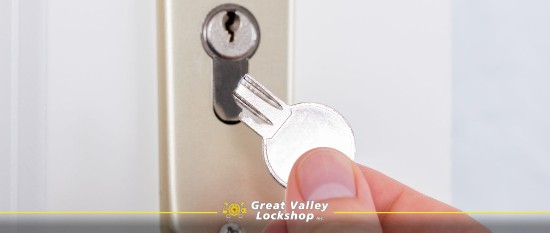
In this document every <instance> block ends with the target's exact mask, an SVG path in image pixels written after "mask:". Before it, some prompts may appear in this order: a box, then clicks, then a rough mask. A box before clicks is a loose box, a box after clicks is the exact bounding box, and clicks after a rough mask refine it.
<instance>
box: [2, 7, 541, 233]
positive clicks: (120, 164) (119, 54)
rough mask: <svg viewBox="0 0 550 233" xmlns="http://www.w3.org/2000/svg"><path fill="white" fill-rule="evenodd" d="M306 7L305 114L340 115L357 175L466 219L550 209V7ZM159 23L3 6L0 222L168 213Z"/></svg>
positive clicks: (301, 43) (89, 11)
mask: <svg viewBox="0 0 550 233" xmlns="http://www.w3.org/2000/svg"><path fill="white" fill-rule="evenodd" d="M294 5H295V8H294V20H295V24H294V39H295V40H294V42H295V43H294V77H293V84H294V90H293V93H294V96H293V102H295V103H296V102H305V101H310V102H319V103H324V104H327V105H329V106H331V107H333V108H335V109H337V110H339V111H340V112H341V113H342V114H343V115H344V117H345V118H346V119H347V120H348V121H349V122H350V124H351V126H352V128H353V129H354V132H355V134H356V141H357V161H358V162H360V163H362V164H365V165H367V166H370V167H373V168H375V169H377V170H380V171H382V172H384V173H386V174H387V175H389V176H392V177H394V178H396V179H398V180H400V181H402V182H403V183H405V184H407V185H409V186H411V187H413V188H415V189H418V190H419V191H421V192H424V193H426V194H428V195H430V196H433V197H435V198H437V199H440V200H443V201H445V202H448V203H451V204H453V205H455V206H457V207H458V208H461V209H462V210H466V211H535V210H539V211H544V210H545V211H548V210H550V201H548V197H549V196H550V169H549V166H550V120H549V119H550V43H549V41H550V27H549V26H548V22H550V14H548V12H550V2H548V1H542V0H540V1H536V0H522V1H520V0H500V1H497V0H476V1H474V0H461V1H459V0H454V1H452V0H422V1H406V0H393V1H358V0H357V1H352V0H343V1H338V2H337V3H336V2H335V1H326V0H323V1H318V0H317V1H315V0H295V2H294ZM155 17H156V15H155V1H154V0H145V1H132V0H119V1H107V0H98V1H71V0H0V190H1V191H0V210H7V211H9V210H90V211H93V210H98V211H99V210H103V211H104V210H140V211H143V210H157V209H158V194H157V193H158V188H157V187H158V161H157V159H158V153H157V149H158V145H157V136H158V133H157V86H156V22H155V21H156V18H155ZM274 17H276V15H274ZM260 26H261V22H260ZM252 60H253V59H252ZM475 217H476V218H478V219H480V220H482V221H484V223H486V224H491V223H492V222H494V221H493V220H494V219H497V218H495V217H487V216H475ZM0 218H5V216H0ZM508 218H510V219H523V218H526V221H528V220H530V219H540V218H543V216H527V217H525V216H524V217H518V216H502V217H499V218H498V219H508ZM527 218H528V219H527ZM548 222H550V221H548ZM492 227H493V229H495V230H504V229H500V228H499V226H498V225H495V226H492ZM546 229H548V228H546ZM508 230H510V229H508ZM511 232H513V231H511Z"/></svg>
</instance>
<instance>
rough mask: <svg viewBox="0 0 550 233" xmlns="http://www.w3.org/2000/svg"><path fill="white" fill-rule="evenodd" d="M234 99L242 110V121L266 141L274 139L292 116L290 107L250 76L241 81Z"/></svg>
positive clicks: (245, 76)
mask: <svg viewBox="0 0 550 233" xmlns="http://www.w3.org/2000/svg"><path fill="white" fill-rule="evenodd" d="M233 98H234V99H235V102H236V103H237V105H238V106H239V107H241V109H242V112H241V113H240V114H239V117H240V118H241V121H242V122H244V123H245V124H246V125H248V127H250V128H252V129H253V130H254V131H255V132H256V133H258V134H259V135H260V136H262V137H263V138H264V139H265V138H271V137H273V135H275V133H276V132H277V130H279V128H280V127H281V125H283V123H284V122H285V121H286V120H287V119H288V117H290V115H291V110H290V107H289V106H288V105H286V104H285V103H284V102H283V101H281V100H280V99H279V98H277V97H275V96H274V95H273V94H271V92H270V91H269V90H267V89H266V88H265V87H264V86H263V85H262V84H260V83H258V81H256V80H255V79H254V78H252V76H250V75H248V74H245V75H244V76H243V77H242V78H241V80H240V81H239V84H238V85H237V88H236V89H235V92H233Z"/></svg>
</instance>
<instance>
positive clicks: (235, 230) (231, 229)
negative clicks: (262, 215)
mask: <svg viewBox="0 0 550 233" xmlns="http://www.w3.org/2000/svg"><path fill="white" fill-rule="evenodd" d="M220 233H244V230H243V229H242V228H241V225H239V224H237V223H236V222H228V223H226V224H224V225H223V226H222V227H221V228H220Z"/></svg>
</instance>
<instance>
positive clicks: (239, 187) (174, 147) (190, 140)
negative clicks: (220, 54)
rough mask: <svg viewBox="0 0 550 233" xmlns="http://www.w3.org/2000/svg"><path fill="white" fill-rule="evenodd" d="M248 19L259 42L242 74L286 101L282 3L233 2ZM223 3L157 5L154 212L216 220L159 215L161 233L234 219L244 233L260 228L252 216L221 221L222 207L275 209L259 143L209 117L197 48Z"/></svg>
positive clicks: (278, 191)
mask: <svg viewBox="0 0 550 233" xmlns="http://www.w3.org/2000/svg"><path fill="white" fill-rule="evenodd" d="M234 2H235V3H237V4H239V5H242V6H244V7H246V8H247V9H249V10H250V11H251V12H253V13H254V16H255V17H256V20H257V21H258V23H259V24H260V26H261V28H262V42H261V45H260V46H259V47H258V49H257V51H256V52H255V53H254V59H252V60H250V61H249V72H251V73H253V74H256V75H258V76H259V77H261V80H260V81H261V82H262V83H264V84H266V85H268V86H269V87H270V88H271V90H272V91H273V92H274V93H275V94H276V95H278V96H280V97H283V98H282V99H284V100H288V99H289V98H290V84H291V81H290V80H291V74H292V67H291V64H292V61H291V57H292V53H291V49H292V45H291V40H290V38H291V34H290V32H291V31H292V29H291V28H290V25H292V23H291V16H292V12H290V10H291V6H292V4H291V3H290V2H289V1H257V0H246V1H245V0H236V1H234ZM222 3H224V2H222V1H213V0H201V1H194V0H160V1H158V10H159V12H158V17H159V18H158V23H159V24H158V29H159V37H158V51H159V68H158V70H159V75H158V79H159V84H158V85H159V120H160V122H159V127H160V132H159V137H160V141H159V148H160V161H159V163H160V172H161V174H160V184H161V187H160V188H161V190H160V195H161V211H215V212H218V213H217V214H202V215H194V214H179V215H177V214H163V215H162V216H161V218H162V219H161V220H162V224H163V231H164V232H219V230H220V228H221V227H222V226H223V225H224V224H225V223H227V221H228V220H235V221H236V222H238V223H239V224H240V225H241V226H242V227H243V229H246V231H247V232H261V231H262V229H263V227H264V225H265V224H267V221H258V220H255V216H253V214H252V213H247V214H243V217H242V218H236V219H233V218H235V217H233V216H232V217H231V218H229V219H228V218H227V217H226V216H225V215H224V214H222V210H223V208H224V203H225V202H228V203H242V202H244V203H245V205H249V204H250V203H251V202H252V201H255V200H258V201H263V202H280V201H282V200H283V199H284V189H283V188H282V187H281V186H280V185H279V184H278V183H277V182H276V181H275V180H274V179H273V177H272V176H271V175H270V174H269V171H268V170H267V169H265V162H264V160H263V158H262V147H261V140H260V138H259V137H258V136H257V135H256V134H255V133H254V132H252V131H251V130H250V129H248V128H247V127H246V126H245V125H244V124H234V125H228V124H225V123H223V122H221V121H220V120H219V119H218V118H217V117H216V116H215V114H214V113H213V111H212V102H213V98H212V96H213V93H212V89H213V85H214V83H213V80H212V77H213V71H214V69H213V62H212V59H211V57H210V56H209V55H208V54H207V53H206V52H205V51H204V48H203V46H202V38H201V29H202V26H203V25H204V20H205V18H206V16H207V15H208V13H209V12H210V11H211V10H212V9H213V8H215V7H217V6H218V5H220V4H222Z"/></svg>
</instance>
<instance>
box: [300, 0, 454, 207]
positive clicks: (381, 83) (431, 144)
mask: <svg viewBox="0 0 550 233" xmlns="http://www.w3.org/2000/svg"><path fill="white" fill-rule="evenodd" d="M295 38H296V44H295V49H296V50H295V51H296V63H295V64H296V65H295V68H296V72H295V90H294V93H295V98H294V99H295V101H297V102H301V101H313V102H319V103H324V104H327V105H329V106H332V107H334V108H335V109H337V110H338V111H340V112H341V113H342V114H343V115H344V117H345V118H346V119H347V120H348V121H349V123H350V124H351V126H352V128H353V130H354V132H355V136H356V142H357V161H358V162H360V163H362V164H365V165H367V166H370V167H372V168H375V169H377V170H380V171H382V172H384V173H386V174H387V175H389V176H392V177H394V178H396V179H398V180H400V181H402V182H404V183H405V184H407V185H410V186H412V187H413V188H416V189H418V190H419V191H422V192H424V193H426V194H429V195H431V196H433V197H436V198H438V199H441V200H443V201H450V200H451V176H450V175H451V171H450V168H451V2H450V0H444V1H442V0H432V1H407V0H394V1H354V0H345V1H338V4H335V2H334V1H318V0H297V1H296V34H295Z"/></svg>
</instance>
